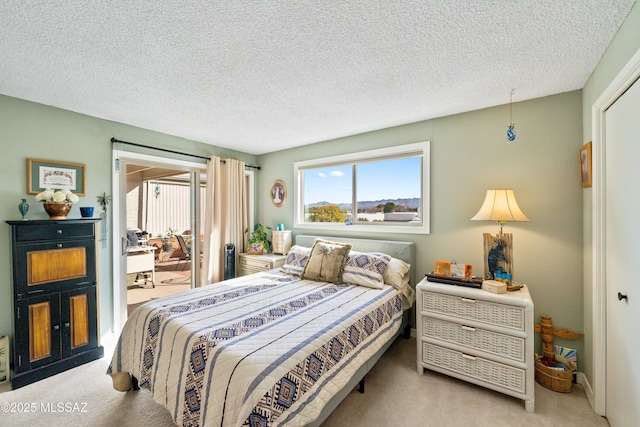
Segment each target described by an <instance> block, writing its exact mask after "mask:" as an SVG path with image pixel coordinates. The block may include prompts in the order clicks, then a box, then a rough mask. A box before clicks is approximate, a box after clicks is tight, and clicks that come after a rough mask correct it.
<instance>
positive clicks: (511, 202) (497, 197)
mask: <svg viewBox="0 0 640 427" xmlns="http://www.w3.org/2000/svg"><path fill="white" fill-rule="evenodd" d="M471 219H472V220H473V221H496V222H497V223H498V224H500V232H502V226H503V225H504V223H505V222H506V221H529V218H527V217H526V215H525V214H524V213H523V212H522V211H521V210H520V208H519V207H518V202H516V196H515V195H514V194H513V190H487V195H486V196H485V198H484V202H483V203H482V206H481V207H480V210H479V211H478V213H477V214H475V216H474V217H473V218H471Z"/></svg>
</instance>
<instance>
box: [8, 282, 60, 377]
mask: <svg viewBox="0 0 640 427" xmlns="http://www.w3.org/2000/svg"><path fill="white" fill-rule="evenodd" d="M60 345H61V343H60V294H58V293H52V294H45V295H41V296H37V297H32V298H27V299H23V300H20V301H18V303H17V305H16V325H15V356H16V357H15V371H16V373H20V372H24V371H27V370H30V369H35V368H38V367H40V366H43V365H47V364H49V363H51V362H55V361H56V360H59V359H60V357H61V352H60Z"/></svg>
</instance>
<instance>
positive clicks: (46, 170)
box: [27, 159, 87, 196]
mask: <svg viewBox="0 0 640 427" xmlns="http://www.w3.org/2000/svg"><path fill="white" fill-rule="evenodd" d="M86 179H87V175H86V172H85V165H84V164H82V163H71V162H59V161H54V160H42V159H27V194H38V193H40V192H42V191H44V190H46V189H47V188H51V189H54V190H60V189H64V188H66V189H67V190H69V191H71V192H72V193H74V194H75V195H77V196H84V195H85V191H86Z"/></svg>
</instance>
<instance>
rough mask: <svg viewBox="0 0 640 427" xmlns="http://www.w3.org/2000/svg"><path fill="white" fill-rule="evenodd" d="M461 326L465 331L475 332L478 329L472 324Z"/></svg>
mask: <svg viewBox="0 0 640 427" xmlns="http://www.w3.org/2000/svg"><path fill="white" fill-rule="evenodd" d="M460 327H461V328H462V330H463V331H469V332H475V331H476V328H472V327H471V326H465V325H461V326H460Z"/></svg>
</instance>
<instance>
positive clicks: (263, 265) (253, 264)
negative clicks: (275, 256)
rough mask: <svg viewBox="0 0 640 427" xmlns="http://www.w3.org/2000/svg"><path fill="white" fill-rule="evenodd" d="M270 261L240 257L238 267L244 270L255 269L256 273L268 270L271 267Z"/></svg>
mask: <svg viewBox="0 0 640 427" xmlns="http://www.w3.org/2000/svg"><path fill="white" fill-rule="evenodd" d="M271 265H272V261H271V260H270V259H257V258H255V257H254V258H247V257H240V267H241V268H246V269H255V270H257V271H262V270H270V269H271V268H272V267H271Z"/></svg>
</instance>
